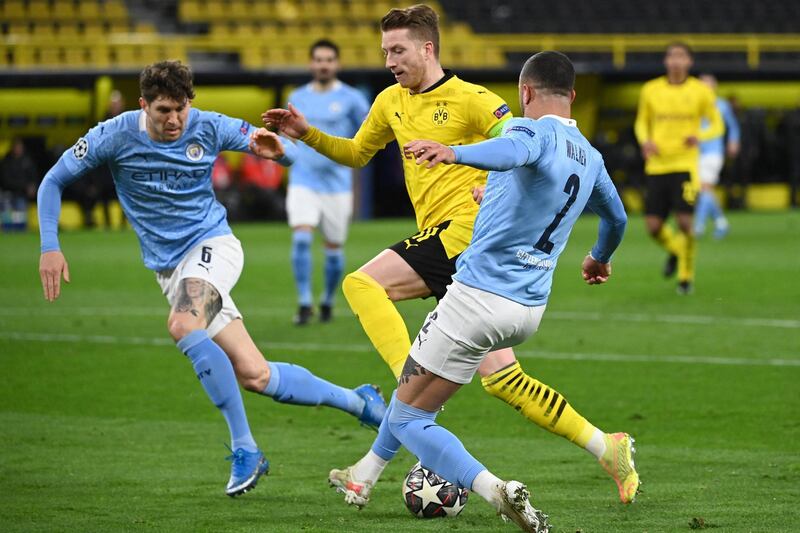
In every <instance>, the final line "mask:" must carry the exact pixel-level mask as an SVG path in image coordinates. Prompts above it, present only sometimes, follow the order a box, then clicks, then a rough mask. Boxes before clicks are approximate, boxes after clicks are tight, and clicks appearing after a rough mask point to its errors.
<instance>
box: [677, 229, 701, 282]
mask: <svg viewBox="0 0 800 533" xmlns="http://www.w3.org/2000/svg"><path fill="white" fill-rule="evenodd" d="M678 242H679V244H680V247H681V253H679V254H678V281H693V280H694V258H695V252H696V250H697V240H696V239H695V238H694V235H687V234H686V233H681V234H680V239H679V241H678Z"/></svg>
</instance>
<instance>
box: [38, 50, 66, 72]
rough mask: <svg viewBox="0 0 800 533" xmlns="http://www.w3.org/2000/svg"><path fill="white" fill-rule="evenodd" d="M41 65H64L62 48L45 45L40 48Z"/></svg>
mask: <svg viewBox="0 0 800 533" xmlns="http://www.w3.org/2000/svg"><path fill="white" fill-rule="evenodd" d="M39 65H41V66H43V67H62V66H64V59H63V56H62V53H61V49H60V48H57V47H52V46H43V47H41V48H39Z"/></svg>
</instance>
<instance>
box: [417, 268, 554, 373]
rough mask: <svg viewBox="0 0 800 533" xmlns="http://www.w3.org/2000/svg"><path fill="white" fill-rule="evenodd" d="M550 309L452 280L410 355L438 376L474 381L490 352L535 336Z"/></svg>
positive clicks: (426, 320)
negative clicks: (479, 367) (544, 314)
mask: <svg viewBox="0 0 800 533" xmlns="http://www.w3.org/2000/svg"><path fill="white" fill-rule="evenodd" d="M545 307H546V306H545V305H539V306H535V307H531V306H527V305H522V304H519V303H517V302H514V301H512V300H509V299H508V298H503V297H502V296H498V295H496V294H492V293H490V292H486V291H482V290H480V289H475V288H473V287H469V286H467V285H464V284H463V283H459V282H458V281H455V280H453V283H452V284H451V285H449V286H448V288H447V293H446V294H445V295H444V298H442V300H441V301H440V302H439V305H437V306H436V309H434V310H433V311H432V312H431V313H429V314H428V317H427V318H426V319H425V323H424V325H423V326H422V329H421V330H420V332H419V334H418V335H417V338H416V339H414V342H413V344H412V346H411V351H410V352H409V354H408V355H409V357H413V358H414V360H415V361H416V362H417V363H419V364H420V365H421V366H422V367H423V368H425V369H426V370H428V371H430V372H432V373H433V374H436V375H437V376H440V377H443V378H445V379H448V380H450V381H453V382H455V383H461V384H466V383H469V382H470V381H472V376H474V375H475V372H476V371H477V370H478V366H479V365H480V364H481V361H483V358H484V357H486V354H487V353H489V352H491V351H494V350H498V349H500V348H508V347H509V346H515V345H517V344H520V343H521V342H522V341H524V340H525V339H527V338H528V337H530V336H531V335H533V334H534V333H535V332H536V330H537V329H539V322H540V321H541V320H542V314H543V313H544V309H545Z"/></svg>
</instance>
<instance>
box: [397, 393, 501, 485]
mask: <svg viewBox="0 0 800 533" xmlns="http://www.w3.org/2000/svg"><path fill="white" fill-rule="evenodd" d="M437 414H438V412H430V411H425V410H423V409H418V408H416V407H412V406H410V405H408V404H406V403H403V402H401V401H400V400H398V399H396V398H395V399H394V400H393V401H392V412H391V415H390V416H388V417H387V422H388V425H389V429H390V430H391V432H392V434H393V435H394V436H395V437H397V439H398V440H399V441H400V442H401V443H402V444H403V446H405V447H406V448H407V449H408V451H410V452H411V453H412V454H414V455H416V456H417V457H418V458H419V461H420V463H421V464H422V465H423V466H425V467H426V468H428V469H430V470H432V471H434V472H436V473H437V474H439V476H441V477H443V478H444V479H446V480H447V481H449V482H450V483H453V484H455V485H458V486H461V487H472V482H473V481H474V480H475V477H476V476H477V475H478V474H479V473H480V472H482V471H484V470H486V467H484V466H483V465H482V464H481V463H479V462H478V460H477V459H475V458H474V457H473V456H472V455H470V453H469V452H468V451H467V450H466V449H465V448H464V445H463V444H461V441H460V440H458V437H456V436H455V435H453V434H452V433H450V432H449V431H448V430H446V429H445V428H443V427H442V426H440V425H438V424H437V423H436V415H437Z"/></svg>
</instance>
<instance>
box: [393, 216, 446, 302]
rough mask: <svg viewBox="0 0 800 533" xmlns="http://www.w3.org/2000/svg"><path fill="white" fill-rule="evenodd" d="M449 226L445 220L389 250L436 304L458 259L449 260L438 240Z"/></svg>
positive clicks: (442, 295) (444, 290)
mask: <svg viewBox="0 0 800 533" xmlns="http://www.w3.org/2000/svg"><path fill="white" fill-rule="evenodd" d="M449 225H450V221H449V220H447V221H445V222H442V223H441V224H439V225H438V226H431V227H430V228H426V229H424V230H422V231H421V232H419V233H417V234H416V235H412V236H410V237H409V238H407V239H403V240H402V241H400V242H398V243H397V244H394V245H392V246H390V247H389V249H390V250H394V251H395V252H397V254H398V255H399V256H400V257H402V258H403V260H404V261H405V262H406V263H408V264H409V266H411V268H413V269H414V272H416V273H417V274H419V277H421V278H422V280H423V281H424V282H425V285H427V286H428V288H429V289H430V290H431V294H432V295H433V296H436V299H437V300H441V299H442V298H443V297H444V294H445V292H447V286H448V285H450V283H451V282H452V281H453V274H455V273H456V260H457V259H458V256H457V255H456V256H454V257H450V258H448V257H447V252H446V251H445V249H444V245H443V244H442V241H441V238H440V232H442V231H444V230H445V229H447V227H448V226H449Z"/></svg>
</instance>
